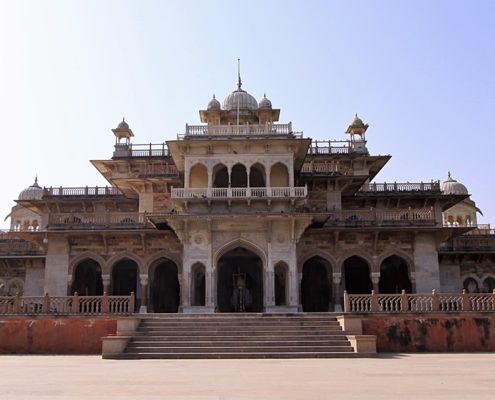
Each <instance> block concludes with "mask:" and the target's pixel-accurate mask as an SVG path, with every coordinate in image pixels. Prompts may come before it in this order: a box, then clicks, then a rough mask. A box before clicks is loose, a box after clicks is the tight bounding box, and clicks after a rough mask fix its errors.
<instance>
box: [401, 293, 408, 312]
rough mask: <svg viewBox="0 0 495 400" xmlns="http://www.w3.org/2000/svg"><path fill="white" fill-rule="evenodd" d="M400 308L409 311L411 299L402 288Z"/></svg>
mask: <svg viewBox="0 0 495 400" xmlns="http://www.w3.org/2000/svg"><path fill="white" fill-rule="evenodd" d="M400 310H401V311H409V300H408V298H407V293H406V291H405V290H402V293H401V295H400Z"/></svg>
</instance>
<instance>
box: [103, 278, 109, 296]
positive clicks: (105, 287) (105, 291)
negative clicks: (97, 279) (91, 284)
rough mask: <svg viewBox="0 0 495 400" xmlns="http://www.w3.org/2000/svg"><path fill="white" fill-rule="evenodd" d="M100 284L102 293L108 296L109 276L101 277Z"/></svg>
mask: <svg viewBox="0 0 495 400" xmlns="http://www.w3.org/2000/svg"><path fill="white" fill-rule="evenodd" d="M101 282H102V283H103V293H106V294H110V275H107V274H105V275H102V276H101Z"/></svg>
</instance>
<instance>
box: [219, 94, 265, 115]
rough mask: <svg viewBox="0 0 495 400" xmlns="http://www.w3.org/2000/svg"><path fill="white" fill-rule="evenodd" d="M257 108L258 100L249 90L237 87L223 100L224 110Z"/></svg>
mask: <svg viewBox="0 0 495 400" xmlns="http://www.w3.org/2000/svg"><path fill="white" fill-rule="evenodd" d="M238 105H239V110H257V109H258V102H257V101H256V99H255V98H254V97H253V96H251V95H250V94H249V93H248V92H246V91H244V90H242V89H237V90H234V91H233V92H232V93H230V94H229V95H228V96H227V97H226V98H225V99H224V101H223V104H222V110H225V111H231V110H237V106H238Z"/></svg>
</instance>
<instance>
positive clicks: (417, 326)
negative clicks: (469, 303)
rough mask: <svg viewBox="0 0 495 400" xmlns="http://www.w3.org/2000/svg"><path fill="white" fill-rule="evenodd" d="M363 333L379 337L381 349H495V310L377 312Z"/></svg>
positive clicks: (367, 318) (367, 316)
mask: <svg viewBox="0 0 495 400" xmlns="http://www.w3.org/2000/svg"><path fill="white" fill-rule="evenodd" d="M352 315H356V316H359V317H361V318H362V324H363V325H362V326H363V334H365V335H375V336H376V347H377V351H378V352H484V351H495V313H466V312H462V313H451V312H450V313H448V314H445V313H424V314H422V313H421V314H418V313H400V314H391V313H373V314H354V313H353V314H352Z"/></svg>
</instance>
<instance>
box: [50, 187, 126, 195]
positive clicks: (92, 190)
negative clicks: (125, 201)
mask: <svg viewBox="0 0 495 400" xmlns="http://www.w3.org/2000/svg"><path fill="white" fill-rule="evenodd" d="M121 195H122V193H121V192H120V190H119V189H117V188H116V187H115V186H93V187H91V186H83V187H62V186H59V187H44V188H43V197H106V196H121Z"/></svg>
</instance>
